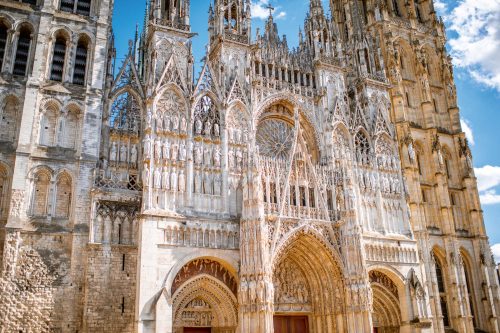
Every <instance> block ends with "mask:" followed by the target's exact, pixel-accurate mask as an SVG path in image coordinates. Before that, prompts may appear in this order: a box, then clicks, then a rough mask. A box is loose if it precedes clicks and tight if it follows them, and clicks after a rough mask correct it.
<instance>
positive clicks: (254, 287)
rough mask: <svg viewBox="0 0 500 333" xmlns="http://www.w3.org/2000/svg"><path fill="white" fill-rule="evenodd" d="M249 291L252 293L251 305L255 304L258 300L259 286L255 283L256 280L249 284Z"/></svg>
mask: <svg viewBox="0 0 500 333" xmlns="http://www.w3.org/2000/svg"><path fill="white" fill-rule="evenodd" d="M248 289H249V292H250V303H255V301H256V299H257V284H256V283H255V280H254V279H252V280H250V283H249V284H248Z"/></svg>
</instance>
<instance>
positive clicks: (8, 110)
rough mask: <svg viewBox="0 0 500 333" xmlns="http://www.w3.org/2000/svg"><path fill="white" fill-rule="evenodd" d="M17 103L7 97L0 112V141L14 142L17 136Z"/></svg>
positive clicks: (15, 100) (12, 98)
mask: <svg viewBox="0 0 500 333" xmlns="http://www.w3.org/2000/svg"><path fill="white" fill-rule="evenodd" d="M18 109H19V102H18V100H17V99H16V98H15V97H8V98H6V100H5V101H4V104H3V108H2V109H1V110H0V141H7V142H14V141H15V139H16V136H17V127H18V125H17V123H18Z"/></svg>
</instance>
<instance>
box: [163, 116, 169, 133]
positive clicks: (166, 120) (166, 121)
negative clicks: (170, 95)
mask: <svg viewBox="0 0 500 333" xmlns="http://www.w3.org/2000/svg"><path fill="white" fill-rule="evenodd" d="M163 129H164V130H165V131H167V132H168V131H170V117H169V116H168V114H167V113H165V114H164V115H163Z"/></svg>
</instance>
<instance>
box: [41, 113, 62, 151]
mask: <svg viewBox="0 0 500 333" xmlns="http://www.w3.org/2000/svg"><path fill="white" fill-rule="evenodd" d="M58 114H59V109H58V108H57V107H56V106H54V105H49V106H48V107H46V108H45V110H44V113H43V114H42V115H41V120H40V144H41V145H43V146H49V147H51V146H54V145H55V144H56V126H57V124H58V122H57V118H58Z"/></svg>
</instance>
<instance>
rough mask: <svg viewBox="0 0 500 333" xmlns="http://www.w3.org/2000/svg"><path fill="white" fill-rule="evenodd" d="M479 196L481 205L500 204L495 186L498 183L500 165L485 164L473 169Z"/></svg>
mask: <svg viewBox="0 0 500 333" xmlns="http://www.w3.org/2000/svg"><path fill="white" fill-rule="evenodd" d="M475 173H476V177H477V186H478V189H479V198H480V200H481V203H482V204H483V205H498V204H500V194H498V193H497V190H496V189H495V187H497V186H499V185H500V167H498V166H491V165H486V166H484V167H482V168H476V169H475Z"/></svg>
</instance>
